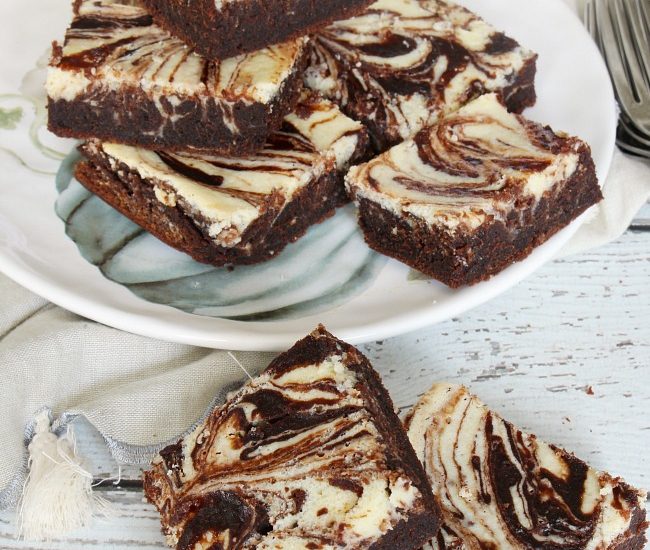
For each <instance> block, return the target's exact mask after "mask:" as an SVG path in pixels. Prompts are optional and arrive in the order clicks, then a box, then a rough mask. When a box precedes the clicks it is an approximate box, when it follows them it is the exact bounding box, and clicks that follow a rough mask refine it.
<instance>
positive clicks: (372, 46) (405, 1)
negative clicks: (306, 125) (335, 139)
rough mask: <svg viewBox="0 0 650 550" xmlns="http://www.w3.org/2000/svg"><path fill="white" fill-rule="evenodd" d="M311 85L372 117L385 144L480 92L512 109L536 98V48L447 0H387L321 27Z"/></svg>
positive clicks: (369, 121)
mask: <svg viewBox="0 0 650 550" xmlns="http://www.w3.org/2000/svg"><path fill="white" fill-rule="evenodd" d="M311 57H312V59H311V65H310V67H309V69H308V71H307V74H306V76H305V82H306V83H307V85H308V86H310V87H311V88H313V89H316V90H318V91H320V92H322V93H323V94H325V95H326V96H327V97H330V98H335V99H336V100H337V101H339V102H340V104H341V105H342V106H343V108H344V109H345V110H346V112H347V113H348V114H349V115H350V116H352V117H353V118H357V119H359V120H362V121H363V122H364V123H366V124H367V125H368V126H369V128H370V130H371V134H372V136H373V138H374V140H375V142H376V144H377V146H378V147H379V148H380V149H382V150H383V149H386V148H387V147H388V146H390V145H393V144H395V143H398V142H399V141H402V140H403V139H406V138H409V137H412V136H413V135H414V134H415V133H416V132H417V131H418V130H420V129H421V128H422V127H423V126H425V125H428V124H432V123H433V122H435V121H436V120H437V119H438V118H439V117H440V116H442V115H444V114H446V113H448V112H450V111H453V110H456V109H458V108H459V107H460V106H462V105H463V104H465V103H467V102H468V101H469V100H471V99H472V98H474V97H476V96H477V95H480V94H481V93H485V92H491V91H498V92H500V93H501V94H502V95H503V97H504V99H505V101H506V104H507V105H508V106H509V107H510V109H511V110H513V111H516V112H520V111H521V110H523V108H524V107H526V106H529V105H532V104H533V103H534V102H535V90H534V76H535V62H536V55H535V54H533V53H532V52H530V51H529V50H526V49H525V48H523V47H521V46H519V44H518V43H517V42H516V41H514V40H513V39H511V38H509V37H507V36H506V35H504V34H503V33H501V32H499V31H497V30H496V29H495V28H494V27H492V26H491V25H489V24H488V23H486V22H485V21H483V20H482V19H480V18H479V17H478V16H476V15H474V14H473V13H471V12H470V11H468V10H466V9H465V8H462V7H460V6H458V5H456V4H454V3H452V2H447V1H444V0H380V1H378V2H375V3H374V4H372V5H371V6H370V7H369V8H368V9H367V10H366V12H365V13H364V14H362V15H360V16H358V17H355V18H352V19H348V20H345V21H339V22H337V23H335V24H333V25H331V26H330V27H328V28H327V29H325V30H323V31H321V32H320V33H319V34H318V35H317V36H316V38H315V40H314V43H313V47H312V56H311Z"/></svg>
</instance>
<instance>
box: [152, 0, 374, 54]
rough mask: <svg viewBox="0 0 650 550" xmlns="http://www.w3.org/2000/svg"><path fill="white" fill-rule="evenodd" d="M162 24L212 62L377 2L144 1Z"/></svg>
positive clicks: (304, 31)
mask: <svg viewBox="0 0 650 550" xmlns="http://www.w3.org/2000/svg"><path fill="white" fill-rule="evenodd" d="M143 2H144V4H145V5H146V6H147V8H148V9H149V11H150V12H151V13H152V14H153V16H154V18H155V19H156V21H157V22H158V23H159V24H160V25H161V26H163V27H165V28H166V29H168V30H169V31H170V32H172V33H173V34H175V35H176V36H178V37H180V38H182V39H183V40H184V41H185V42H187V43H188V44H191V46H192V47H193V48H195V49H196V51H197V52H200V53H201V54H202V55H205V56H206V57H208V58H210V59H224V58H227V57H231V56H235V55H240V54H243V53H248V52H253V51H255V50H259V49H261V48H264V47H266V46H269V45H271V44H278V43H280V42H284V41H286V40H289V39H295V38H298V37H300V36H304V35H306V34H311V33H312V32H315V31H317V30H319V29H320V28H322V27H324V26H326V25H328V24H329V23H331V22H333V21H336V20H337V19H345V18H347V17H352V16H353V15H357V14H358V13H360V12H361V11H362V10H363V9H364V8H365V7H367V6H368V5H370V3H371V2H372V0H327V1H322V0H195V1H193V2H191V3H189V2H185V1H182V0H143Z"/></svg>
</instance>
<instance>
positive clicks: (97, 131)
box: [46, 0, 307, 154]
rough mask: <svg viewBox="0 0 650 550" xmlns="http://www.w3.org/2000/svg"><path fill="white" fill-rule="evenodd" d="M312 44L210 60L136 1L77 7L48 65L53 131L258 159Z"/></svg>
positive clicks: (291, 97) (290, 101) (87, 1)
mask: <svg viewBox="0 0 650 550" xmlns="http://www.w3.org/2000/svg"><path fill="white" fill-rule="evenodd" d="M306 44H307V39H306V38H297V39H295V40H291V41H288V42H285V43H283V44H278V45H274V46H270V47H269V48H265V49H262V50H258V51H255V52H251V53H249V54H245V55H241V56H238V57H233V58H228V59H224V60H222V61H213V60H208V59H206V58H204V57H201V56H199V55H198V54H197V53H195V52H194V51H193V50H192V49H191V48H189V47H188V46H187V45H186V44H185V43H184V42H182V41H181V40H179V39H178V38H176V37H174V36H173V35H171V34H169V33H168V32H167V31H165V30H164V29H162V28H161V27H159V26H157V25H156V24H154V22H153V20H152V17H151V15H150V14H149V13H148V12H147V11H146V10H145V9H144V8H143V7H141V5H140V4H138V3H137V2H125V1H121V0H81V1H77V2H75V3H74V18H73V21H72V24H71V25H70V28H69V29H68V31H67V33H66V37H65V41H64V43H63V44H56V43H55V45H54V49H53V54H52V60H51V62H50V69H49V72H48V77H47V84H46V88H47V95H48V115H49V116H48V127H49V129H50V130H51V131H52V132H54V133H55V134H57V135H59V136H63V137H72V138H79V139H89V138H97V139H101V140H104V141H111V142H114V143H124V144H129V145H135V146H139V147H146V148H158V149H166V150H184V151H191V150H193V149H201V150H210V151H220V152H222V153H231V154H245V153H247V152H253V151H256V150H258V149H260V148H261V147H262V146H263V145H264V143H265V141H266V138H267V137H268V135H269V134H270V133H271V132H272V131H273V130H276V129H278V128H279V126H280V124H281V123H282V119H283V118H284V116H285V115H286V114H287V113H289V112H290V111H291V109H292V108H293V106H294V105H295V103H296V101H297V98H298V94H299V91H300V87H301V76H302V68H303V66H304V63H305V61H306V57H305V56H306Z"/></svg>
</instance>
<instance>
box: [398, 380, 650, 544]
mask: <svg viewBox="0 0 650 550" xmlns="http://www.w3.org/2000/svg"><path fill="white" fill-rule="evenodd" d="M406 425H407V428H408V434H409V438H410V440H411V443H412V444H413V447H414V448H415V451H416V453H417V454H418V457H419V458H420V460H421V461H422V462H423V464H424V467H425V470H426V472H427V475H428V476H429V480H430V481H431V484H432V487H433V492H434V494H435V495H436V496H437V498H438V500H439V502H440V505H441V508H442V514H443V523H444V526H443V527H442V528H441V529H440V532H439V534H438V535H437V537H436V538H435V539H433V540H432V541H431V543H430V545H427V546H426V549H428V550H444V549H452V548H453V549H457V550H460V549H466V550H480V549H484V548H498V549H499V550H518V549H521V550H530V549H537V548H538V549H544V550H609V549H611V550H614V549H616V550H642V549H643V547H644V544H645V530H646V528H647V523H646V522H645V499H646V493H645V492H642V491H639V490H636V489H633V488H632V487H630V486H629V485H627V484H626V483H624V482H623V481H622V480H620V479H618V478H614V477H612V476H610V475H609V474H606V473H601V472H597V471H596V470H594V469H593V468H591V467H589V466H588V465H587V464H585V463H584V462H583V461H581V460H579V459H578V458H576V457H575V456H573V455H572V454H570V453H567V452H566V451H563V450H562V449H559V448H557V447H555V446H553V445H548V444H547V443H544V442H542V441H540V440H539V439H537V438H536V437H535V436H534V435H531V434H527V433H524V432H522V431H521V430H519V429H517V428H516V427H515V426H513V425H512V424H510V423H509V422H507V421H505V420H503V419H502V418H501V417H500V416H499V415H497V414H496V413H494V412H491V411H490V410H489V409H488V408H487V407H486V406H485V405H483V403H481V402H480V401H479V400H478V398H476V397H474V396H472V395H470V394H469V392H468V391H467V389H466V388H464V387H460V386H452V385H447V384H437V385H435V386H434V387H433V388H431V390H430V391H429V392H428V393H426V394H425V395H424V396H423V397H422V398H421V400H420V401H419V403H418V404H417V405H416V406H415V407H414V409H413V410H412V412H411V414H410V417H409V418H408V419H407V422H406Z"/></svg>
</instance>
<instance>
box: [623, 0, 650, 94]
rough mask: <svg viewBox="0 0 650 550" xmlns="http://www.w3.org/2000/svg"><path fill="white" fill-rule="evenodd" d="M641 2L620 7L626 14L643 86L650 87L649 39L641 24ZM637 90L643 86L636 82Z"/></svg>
mask: <svg viewBox="0 0 650 550" xmlns="http://www.w3.org/2000/svg"><path fill="white" fill-rule="evenodd" d="M641 3H642V2H641V0H630V1H628V2H623V3H622V7H623V8H624V11H625V12H626V18H627V22H628V27H629V29H630V31H631V32H630V34H631V38H632V46H633V47H634V49H635V50H636V59H637V60H638V61H639V67H640V69H641V71H642V74H643V76H644V77H645V85H646V86H647V87H650V38H649V37H648V33H647V30H646V28H645V25H644V23H643V19H642V17H643V15H642V14H641ZM635 84H636V85H637V88H638V87H639V86H643V82H636V83H635Z"/></svg>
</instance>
